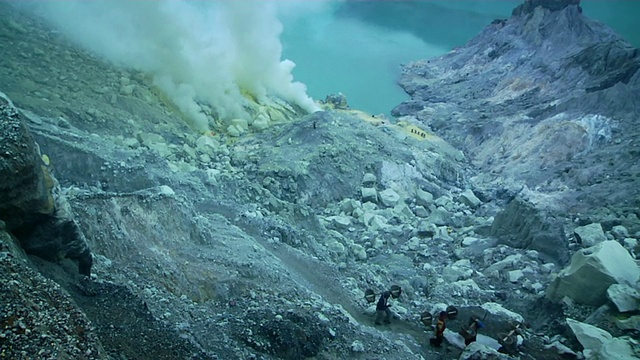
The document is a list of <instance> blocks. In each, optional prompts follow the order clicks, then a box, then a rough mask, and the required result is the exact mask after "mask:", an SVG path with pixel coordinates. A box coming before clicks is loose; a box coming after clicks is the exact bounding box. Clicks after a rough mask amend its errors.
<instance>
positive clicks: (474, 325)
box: [460, 316, 484, 346]
mask: <svg viewBox="0 0 640 360" xmlns="http://www.w3.org/2000/svg"><path fill="white" fill-rule="evenodd" d="M483 327H484V324H483V323H482V322H481V321H480V320H479V319H477V318H475V317H473V316H472V317H471V319H470V320H469V325H468V326H467V327H466V328H463V329H462V330H460V335H462V337H464V345H465V346H468V345H469V344H471V343H472V342H474V341H476V340H477V339H478V329H482V328H483Z"/></svg>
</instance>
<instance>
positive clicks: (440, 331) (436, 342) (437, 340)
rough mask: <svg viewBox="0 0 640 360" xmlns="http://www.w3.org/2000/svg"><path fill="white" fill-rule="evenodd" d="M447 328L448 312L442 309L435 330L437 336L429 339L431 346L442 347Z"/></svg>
mask: <svg viewBox="0 0 640 360" xmlns="http://www.w3.org/2000/svg"><path fill="white" fill-rule="evenodd" d="M446 328H447V312H446V311H440V316H439V317H438V322H437V323H436V329H435V331H434V334H435V337H432V338H431V339H429V343H431V346H435V347H441V346H442V341H443V340H444V331H445V329H446Z"/></svg>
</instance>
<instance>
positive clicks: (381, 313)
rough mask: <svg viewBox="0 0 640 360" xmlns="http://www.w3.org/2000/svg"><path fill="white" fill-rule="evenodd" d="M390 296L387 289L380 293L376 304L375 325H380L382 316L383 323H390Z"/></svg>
mask: <svg viewBox="0 0 640 360" xmlns="http://www.w3.org/2000/svg"><path fill="white" fill-rule="evenodd" d="M390 297H391V293H390V292H389V291H385V292H383V293H382V295H380V300H378V304H377V305H376V325H382V323H381V321H382V319H383V318H384V323H385V324H390V323H391V310H389V307H390V306H391V305H389V298H390Z"/></svg>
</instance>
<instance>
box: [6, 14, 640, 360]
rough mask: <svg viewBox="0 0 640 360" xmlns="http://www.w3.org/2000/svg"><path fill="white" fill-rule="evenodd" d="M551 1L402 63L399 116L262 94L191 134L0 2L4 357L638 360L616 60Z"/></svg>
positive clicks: (137, 76) (146, 90)
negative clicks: (437, 337)
mask: <svg viewBox="0 0 640 360" xmlns="http://www.w3.org/2000/svg"><path fill="white" fill-rule="evenodd" d="M546 3H547V2H537V1H534V2H527V3H526V4H528V5H527V6H524V7H521V8H519V10H517V11H515V13H514V16H513V17H512V18H510V19H508V20H506V21H498V22H496V23H495V24H492V25H490V26H489V27H488V28H487V30H486V31H485V32H483V33H482V34H480V35H479V36H478V37H477V38H476V39H474V40H473V41H471V42H470V43H469V44H468V45H467V46H465V47H463V48H461V49H456V50H454V51H453V52H452V53H450V54H448V55H446V56H445V57H443V58H441V59H435V60H430V61H422V62H418V63H415V64H413V65H410V66H408V67H406V68H405V73H404V77H403V80H402V85H403V86H404V87H405V89H407V91H408V92H409V93H410V94H412V96H413V100H412V101H411V102H408V103H405V104H401V105H400V106H398V108H396V109H395V113H396V114H397V115H398V116H399V117H400V119H399V120H402V121H400V122H398V121H395V120H388V119H380V118H375V117H372V116H369V115H367V114H364V113H361V112H359V111H356V110H350V109H348V105H347V104H346V102H345V101H344V99H340V98H339V97H328V98H327V100H326V101H325V104H323V106H324V111H319V112H316V113H313V114H304V113H302V112H301V111H300V109H298V108H296V107H294V106H291V105H289V104H286V103H284V102H282V101H280V100H278V99H271V100H269V103H265V104H256V105H255V106H256V108H260V109H262V110H261V111H262V112H261V114H263V116H266V115H264V114H268V116H269V120H270V121H269V124H271V126H268V127H263V126H257V125H255V124H256V123H255V121H253V122H252V121H250V120H255V119H244V120H245V121H241V120H243V119H240V120H238V121H233V122H232V123H231V124H225V125H221V124H218V123H217V122H216V121H214V120H215V119H213V114H212V112H211V111H209V110H210V108H208V107H207V106H205V105H203V106H202V107H203V113H205V114H207V115H208V116H210V117H211V119H212V121H211V126H212V131H210V132H207V133H204V134H203V133H198V132H196V131H194V130H193V129H191V128H190V127H189V126H188V125H187V123H188V122H186V121H185V119H184V118H183V116H182V115H181V114H180V113H179V112H178V111H177V110H176V108H175V106H172V105H171V103H170V101H168V99H166V97H164V96H163V94H162V93H161V92H159V91H158V90H157V89H156V88H155V87H154V86H153V85H152V83H151V81H150V78H149V76H148V74H141V73H138V72H135V71H133V70H130V69H122V68H117V67H114V66H112V65H110V64H107V63H105V62H103V61H101V60H100V59H97V58H95V57H93V56H91V55H90V54H87V53H86V52H84V51H82V50H81V49H78V48H76V47H75V46H74V45H73V44H70V43H69V42H68V41H67V40H66V39H64V38H63V37H62V36H61V35H60V34H59V33H58V32H56V31H55V30H53V29H51V28H50V27H48V26H47V25H46V24H43V23H42V22H41V21H40V20H39V19H37V18H34V17H32V16H30V15H29V14H28V13H24V12H21V11H19V10H16V8H15V7H13V6H9V5H8V4H7V3H0V13H2V14H3V16H2V17H0V37H1V38H2V39H3V41H2V42H0V48H1V49H2V54H3V55H5V56H3V57H0V78H1V79H2V82H1V83H2V84H3V85H2V89H0V91H2V92H3V93H2V94H1V95H2V96H1V97H0V189H2V192H1V193H0V200H1V201H0V219H2V221H0V241H1V242H0V278H1V281H0V287H1V288H0V357H4V358H11V359H33V358H38V359H304V358H315V359H344V358H350V359H451V358H461V359H471V358H474V359H483V358H504V359H507V358H522V359H531V358H535V359H560V358H567V357H568V358H582V357H584V356H586V357H587V358H620V359H623V358H634V357H637V356H638V344H637V340H634V337H635V338H637V335H638V333H639V332H640V325H639V324H640V315H638V314H639V311H640V295H638V279H639V277H640V270H639V269H638V264H637V262H636V261H635V254H636V253H637V251H638V250H639V249H638V244H637V240H638V238H640V233H639V232H640V221H638V215H640V214H638V210H637V209H638V207H637V199H636V198H634V196H635V197H637V196H638V193H637V187H633V184H636V183H635V181H636V180H637V174H638V173H637V168H636V167H637V166H638V162H637V153H635V152H634V151H637V147H634V146H637V142H635V141H637V138H635V137H634V135H633V134H634V133H633V131H635V129H634V127H633V126H632V125H633V124H634V122H637V120H636V119H637V112H636V113H634V111H637V107H636V106H634V104H635V105H637V101H638V97H637V96H635V95H634V91H635V94H637V89H638V86H639V78H638V76H640V75H638V74H637V72H633V71H632V69H633V67H634V66H636V65H637V57H636V55H635V54H636V52H635V50H633V49H630V50H628V49H627V47H626V45H625V43H624V42H623V41H622V40H620V39H618V38H617V37H616V36H615V34H612V33H611V32H610V31H609V30H607V29H606V28H604V27H603V26H601V25H599V24H596V23H593V22H591V21H590V20H588V19H585V18H584V17H582V15H581V14H580V12H579V8H578V7H577V5H575V4H571V5H569V6H560V7H559V8H558V7H553V8H550V7H549V6H547V5H545V4H546ZM538 5H540V6H538ZM563 24H564V25H563ZM551 30H553V31H551ZM497 39H503V41H505V42H507V41H508V45H505V46H506V48H503V50H500V51H502V52H500V51H498V50H496V51H498V52H497V53H494V55H491V56H490V55H489V52H491V51H489V52H486V53H485V50H487V49H499V48H500V46H499V45H496V44H503V43H499V42H496V41H497ZM596 39H598V40H596ZM603 39H604V40H606V41H603ZM561 41H567V42H568V43H570V44H571V46H561V45H559V43H561ZM596 41H598V44H600V45H597V44H595V42H596ZM602 44H611V48H610V50H611V51H609V52H608V55H607V56H605V57H604V58H602V59H601V60H597V61H596V60H594V59H597V58H593V57H592V55H594V54H601V52H600V51H603V50H598V49H599V47H598V46H603V45H602ZM596 45H597V46H596ZM594 46H595V48H594ZM588 49H592V50H588ZM627 50H628V51H627ZM584 51H587V53H584ZM589 51H592V52H593V53H590V52H589ZM498 53H499V55H498ZM554 54H555V55H554ZM579 54H582V55H579ZM587 54H591V55H589V56H587ZM625 54H626V55H625ZM552 55H553V56H555V57H553V56H552ZM543 56H547V57H548V59H546V60H545V61H544V62H543V61H541V59H542V58H543ZM549 59H551V60H553V59H555V60H553V61H549ZM607 61H612V63H611V64H609V63H607ZM588 64H591V65H588ZM607 64H609V65H607ZM613 64H615V66H614V65H613ZM634 64H636V65H634ZM540 66H545V68H544V69H543V70H541V69H540V68H539V67H540ZM625 69H626V70H625ZM616 74H618V75H616ZM620 74H622V75H620ZM623 75H624V76H623ZM614 79H617V80H616V81H615V82H614ZM572 81H573V82H572ZM492 84H493V85H492ZM514 84H515V85H514ZM603 84H605V85H606V86H605V85H603ZM472 94H475V95H472ZM614 95H616V96H614ZM596 99H600V100H602V101H610V104H609V105H608V106H604V105H602V103H601V102H595V100H596ZM607 99H608V100H607ZM587 100H589V101H587ZM545 101H546V102H545ZM598 104H600V105H598ZM634 116H635V117H634ZM554 136H555V137H556V138H555V139H556V140H553V141H552V139H554ZM558 136H565V137H566V138H563V139H558V138H557V137H558ZM500 147H504V149H505V150H504V153H501V152H499V151H497V150H496V149H497V148H500ZM507 153H508V155H504V154H507ZM516 154H519V155H518V156H516ZM558 154H563V156H562V157H560V158H558V157H556V156H557V155H558ZM634 154H635V155H634ZM543 155H544V156H543ZM495 156H502V157H501V158H496V157H495ZM634 156H635V157H634ZM492 159H493V160H492ZM545 159H546V160H545ZM601 159H606V162H604V163H603V162H601V161H600V160H601ZM634 159H635V160H634ZM543 160H544V161H543ZM596 160H597V161H596ZM541 164H543V165H541ZM598 171H600V172H598ZM598 174H601V175H598ZM607 175H608V176H609V177H608V178H605V176H607ZM598 176H601V177H598ZM581 179H582V180H581ZM585 179H586V180H585ZM598 179H600V181H598ZM581 181H586V182H585V183H583V182H581ZM634 201H635V203H634ZM570 258H571V259H572V260H571V261H570V260H569V259H570ZM585 280H586V281H585ZM391 285H399V286H400V287H401V288H402V294H401V295H400V297H398V298H397V299H393V300H392V301H391V302H392V305H393V306H392V308H391V309H392V312H393V319H392V321H391V324H389V325H381V326H376V325H374V316H375V303H374V304H373V305H372V304H370V303H368V302H367V301H366V300H365V298H364V295H365V291H366V290H368V289H370V290H373V291H374V293H375V294H376V295H379V294H381V293H382V292H383V291H385V290H387V289H389V288H390V286H391ZM376 300H377V299H376ZM451 305H453V306H455V307H456V308H457V310H458V315H457V317H453V316H452V318H451V319H450V320H449V322H448V330H447V332H446V333H445V337H446V339H447V343H446V344H445V347H444V348H442V349H438V348H432V347H430V346H429V341H428V339H429V338H430V337H431V336H432V335H431V331H432V329H431V326H430V322H429V321H426V324H425V323H423V322H422V321H421V317H423V315H424V314H425V313H428V314H437V313H438V312H439V311H442V310H444V309H446V308H447V307H448V306H451ZM472 315H473V316H479V317H481V318H483V322H484V324H485V327H484V328H483V329H482V330H481V335H480V336H479V338H478V341H477V343H475V344H473V345H471V346H468V347H466V349H464V344H463V339H462V338H461V336H460V335H459V334H458V331H459V330H460V329H461V328H462V327H463V326H465V325H466V323H467V320H468V319H469V317H470V316H472ZM463 349H464V350H463ZM498 349H499V350H500V352H497V350H498Z"/></svg>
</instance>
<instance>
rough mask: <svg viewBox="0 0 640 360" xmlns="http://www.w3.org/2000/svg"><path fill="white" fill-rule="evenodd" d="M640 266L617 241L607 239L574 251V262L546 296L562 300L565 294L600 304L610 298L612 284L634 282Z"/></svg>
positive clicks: (558, 278)
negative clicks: (609, 290)
mask: <svg viewBox="0 0 640 360" xmlns="http://www.w3.org/2000/svg"><path fill="white" fill-rule="evenodd" d="M639 278H640V269H638V265H637V264H636V263H635V261H634V260H633V258H632V257H631V255H629V252H628V251H627V250H625V249H624V248H623V247H622V245H620V244H619V243H618V242H617V241H604V242H601V243H599V244H598V245H596V246H593V247H590V248H587V249H582V250H580V251H578V252H577V253H575V254H574V255H573V258H572V259H571V264H570V265H569V266H568V267H567V268H565V269H563V270H562V271H560V273H559V274H558V276H557V277H556V278H555V279H554V280H553V282H552V283H551V285H549V288H548V289H547V297H548V298H549V299H550V300H552V301H560V300H562V299H563V298H564V297H565V296H567V297H569V298H571V299H573V300H574V301H575V302H577V303H579V304H585V305H592V306H600V305H602V304H604V303H605V302H606V301H607V289H608V288H609V286H611V285H612V284H628V285H634V284H635V283H636V282H637V281H638V279H639Z"/></svg>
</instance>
